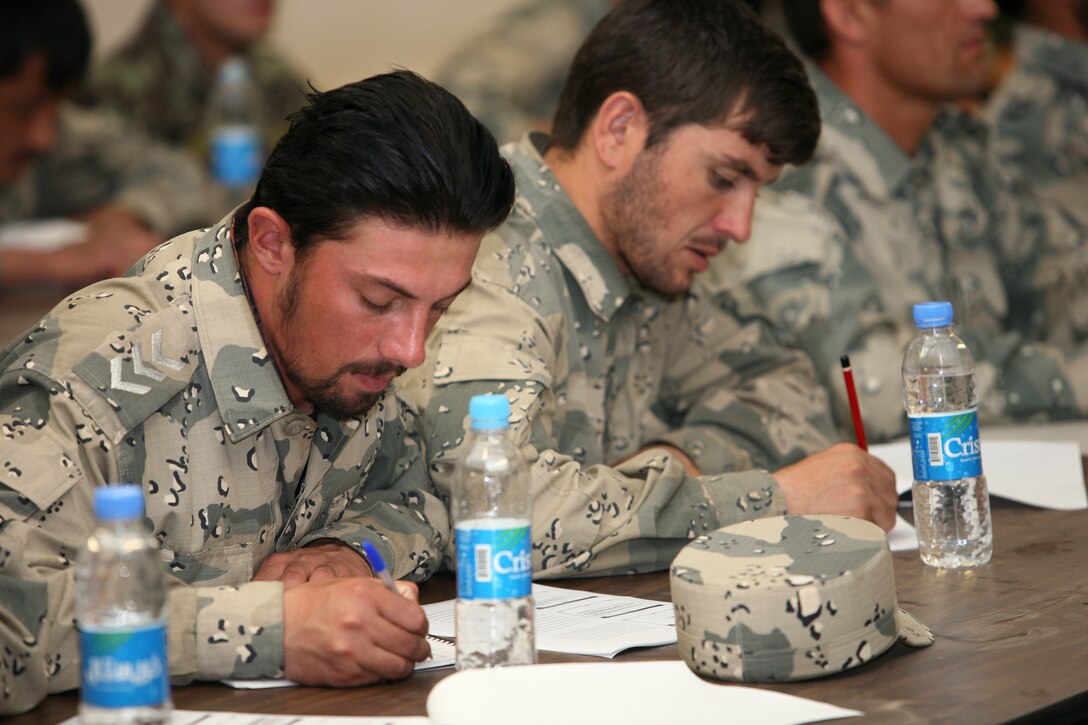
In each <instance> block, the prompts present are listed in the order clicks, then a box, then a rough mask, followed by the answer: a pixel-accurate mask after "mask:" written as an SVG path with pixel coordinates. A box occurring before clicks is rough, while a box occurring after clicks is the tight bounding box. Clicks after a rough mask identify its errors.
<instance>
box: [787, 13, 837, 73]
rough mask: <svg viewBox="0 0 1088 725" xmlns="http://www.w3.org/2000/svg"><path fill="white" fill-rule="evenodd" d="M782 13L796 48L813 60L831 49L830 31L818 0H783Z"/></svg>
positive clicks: (821, 56) (819, 58) (818, 58)
mask: <svg viewBox="0 0 1088 725" xmlns="http://www.w3.org/2000/svg"><path fill="white" fill-rule="evenodd" d="M782 15H783V17H785V18H786V27H787V28H789V31H790V35H792V36H793V42H794V43H796V44H797V48H798V49H799V50H800V51H801V52H802V53H804V54H805V55H807V56H808V57H809V58H812V59H813V60H821V59H822V58H823V57H824V56H825V55H827V51H829V50H830V49H831V33H829V32H828V29H827V21H826V20H824V13H823V10H821V9H820V0H785V2H783V3H782Z"/></svg>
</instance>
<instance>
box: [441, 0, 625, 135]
mask: <svg viewBox="0 0 1088 725" xmlns="http://www.w3.org/2000/svg"><path fill="white" fill-rule="evenodd" d="M612 4H613V3H612V2H611V1H610V0H532V2H528V3H523V4H521V5H519V6H517V7H515V8H513V9H511V10H509V11H508V12H505V13H503V14H502V15H500V16H499V17H498V19H497V20H496V21H495V23H494V25H493V27H492V28H490V29H489V30H488V31H486V32H485V33H483V34H481V35H480V36H478V37H475V38H473V39H471V40H470V41H469V42H468V43H465V44H464V46H463V47H462V48H461V49H460V50H458V51H456V52H455V53H454V54H453V56H451V57H450V58H449V59H448V60H447V61H446V62H445V63H444V65H443V66H442V67H441V68H440V69H439V70H438V72H437V73H436V74H435V80H436V81H437V82H438V83H439V84H440V85H442V86H445V87H446V88H448V89H449V91H450V92H451V93H453V94H454V95H455V96H457V97H458V98H460V99H461V101H462V102H464V104H465V105H466V106H467V107H468V110H469V111H471V112H472V115H474V116H476V118H478V119H480V121H482V122H483V124H484V125H485V126H487V128H488V129H489V130H490V131H491V133H492V134H493V135H494V136H495V138H496V139H497V140H498V141H499V143H505V142H507V141H516V140H517V139H519V138H521V135H522V134H523V133H525V132H526V131H530V130H543V129H545V128H547V127H548V126H550V124H551V120H552V116H553V115H555V106H556V102H557V101H558V100H559V92H560V91H562V90H563V83H564V82H565V81H566V78H567V70H568V69H569V68H570V63H571V61H572V60H573V59H574V54H575V53H576V52H577V51H578V47H579V46H580V45H581V44H582V41H583V40H585V37H586V36H587V35H589V31H590V30H592V29H593V26H594V25H596V24H597V21H598V20H600V19H601V18H603V17H604V16H605V14H606V13H607V12H608V9H609V8H610V7H611V5H612Z"/></svg>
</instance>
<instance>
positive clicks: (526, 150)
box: [503, 132, 635, 321]
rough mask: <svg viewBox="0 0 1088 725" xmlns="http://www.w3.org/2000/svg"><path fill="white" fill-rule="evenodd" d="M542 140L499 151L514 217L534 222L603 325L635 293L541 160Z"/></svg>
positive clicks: (537, 136)
mask: <svg viewBox="0 0 1088 725" xmlns="http://www.w3.org/2000/svg"><path fill="white" fill-rule="evenodd" d="M547 141H548V137H547V136H546V135H545V134H543V133H539V132H535V133H527V134H525V136H523V137H522V139H521V141H520V142H518V143H516V144H507V145H506V146H504V147H503V154H504V155H505V156H506V157H507V159H508V160H509V161H510V166H511V167H512V168H513V170H514V176H515V178H516V179H517V187H518V200H517V202H516V203H515V213H521V214H527V215H529V216H531V217H533V218H534V219H535V223H536V226H537V228H538V229H539V230H540V232H541V234H543V236H544V238H545V239H546V241H547V244H548V246H550V247H551V249H552V251H553V252H554V253H555V256H556V257H557V258H558V259H559V261H560V262H562V264H563V266H564V267H566V268H567V270H568V271H569V272H570V275H571V278H572V279H574V280H575V283H576V284H577V285H578V286H579V287H580V288H581V290H582V295H583V297H584V298H585V300H586V303H587V304H588V305H589V308H590V309H591V310H592V311H593V313H594V314H595V315H597V316H598V317H600V318H602V319H604V320H606V321H607V320H609V319H611V318H612V316H613V315H614V314H615V313H616V310H618V309H619V308H620V307H622V306H623V304H624V303H625V302H626V301H627V299H628V297H630V296H631V294H632V292H634V291H635V290H633V289H632V286H631V282H630V281H629V280H628V278H627V277H625V276H624V274H623V273H622V272H621V271H620V269H619V268H618V267H617V266H616V263H615V262H614V261H613V260H612V257H610V256H609V254H608V252H607V251H605V248H604V247H603V246H602V245H601V242H600V240H598V239H597V236H596V235H595V234H594V233H593V230H592V229H590V227H589V224H588V223H586V220H585V218H584V217H583V216H582V215H581V213H580V212H579V211H578V209H577V208H576V207H575V206H574V202H573V201H571V199H570V197H569V196H567V193H566V192H565V191H563V187H562V186H560V185H559V182H558V181H557V180H556V178H555V175H554V174H553V173H552V170H551V169H550V168H548V165H547V164H546V163H545V162H544V157H543V155H542V152H543V149H544V148H545V147H546V145H547ZM602 291H604V294H602Z"/></svg>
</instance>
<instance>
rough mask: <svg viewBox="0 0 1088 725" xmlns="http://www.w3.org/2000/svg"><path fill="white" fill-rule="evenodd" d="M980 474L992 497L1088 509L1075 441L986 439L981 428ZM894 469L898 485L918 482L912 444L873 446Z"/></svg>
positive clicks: (903, 488)
mask: <svg viewBox="0 0 1088 725" xmlns="http://www.w3.org/2000/svg"><path fill="white" fill-rule="evenodd" d="M981 438H982V472H983V474H985V476H986V485H987V487H988V488H989V490H990V495H992V496H1000V497H1002V498H1007V499H1010V500H1012V501H1018V502H1020V503H1026V504H1029V505H1031V506H1039V507H1041V508H1049V509H1060V510H1067V511H1073V510H1079V509H1084V508H1088V494H1086V492H1085V489H1084V469H1083V468H1082V466H1081V457H1080V456H1081V454H1080V445H1079V444H1078V443H1076V442H1072V441H1037V440H1032V441H1012V440H987V439H986V431H985V429H983V430H982V431H981ZM869 452H870V453H872V454H873V455H874V456H876V457H878V458H880V459H881V460H883V461H884V462H885V463H887V464H888V465H889V466H891V467H892V469H893V470H894V471H895V476H896V487H897V488H898V489H899V491H900V492H901V493H902V492H904V491H909V490H910V489H911V485H912V483H913V480H914V472H913V469H912V467H911V459H910V442H909V441H907V440H905V439H904V440H898V441H894V442H892V443H882V444H880V445H872V446H869Z"/></svg>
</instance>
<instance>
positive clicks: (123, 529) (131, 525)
mask: <svg viewBox="0 0 1088 725" xmlns="http://www.w3.org/2000/svg"><path fill="white" fill-rule="evenodd" d="M98 528H99V529H103V530H105V531H109V532H111V533H114V534H141V535H142V534H145V533H147V529H146V528H145V527H144V519H143V517H142V516H141V517H139V518H131V519H110V520H103V519H99V520H98Z"/></svg>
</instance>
